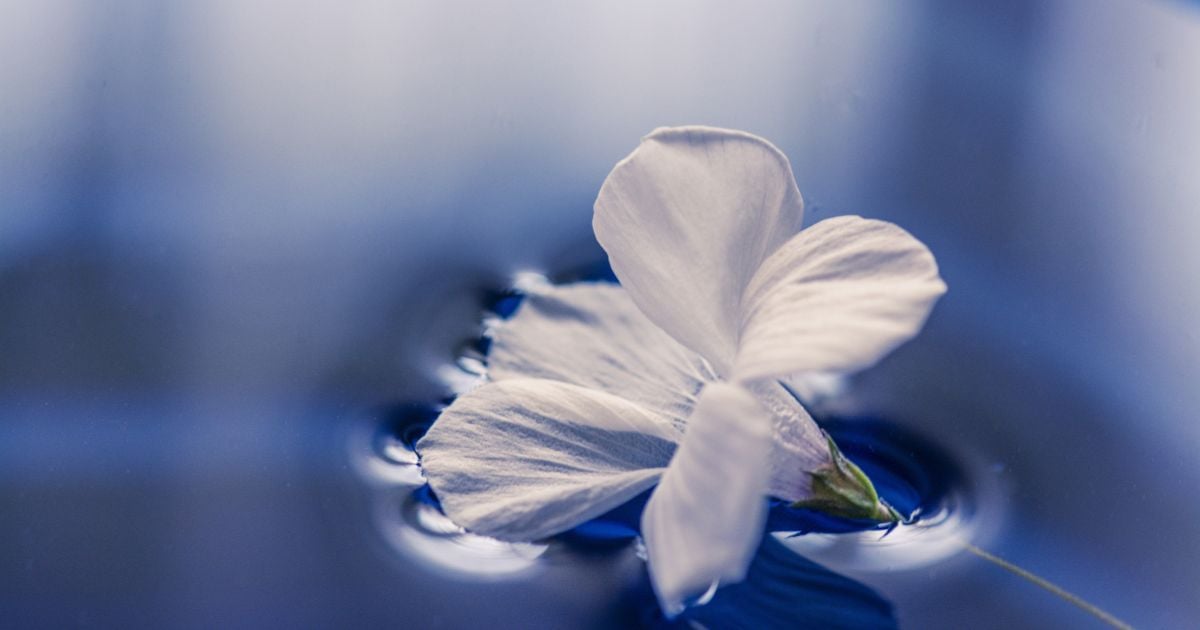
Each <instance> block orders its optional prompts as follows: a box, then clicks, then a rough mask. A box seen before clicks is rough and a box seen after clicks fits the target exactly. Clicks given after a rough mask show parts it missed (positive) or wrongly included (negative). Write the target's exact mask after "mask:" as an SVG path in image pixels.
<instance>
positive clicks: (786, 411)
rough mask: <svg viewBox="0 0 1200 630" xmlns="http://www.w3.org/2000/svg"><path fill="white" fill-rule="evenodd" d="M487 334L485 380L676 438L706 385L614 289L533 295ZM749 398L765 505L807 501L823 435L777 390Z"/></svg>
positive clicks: (707, 376) (695, 366)
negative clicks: (553, 391) (764, 464)
mask: <svg viewBox="0 0 1200 630" xmlns="http://www.w3.org/2000/svg"><path fill="white" fill-rule="evenodd" d="M488 334H489V335H490V336H491V337H492V346H491V350H490V351H489V352H488V377H489V378H491V379H492V380H497V381H498V380H506V379H511V378H545V379H550V380H557V381H562V382H566V383H571V384H573V385H580V386H583V387H590V388H594V389H599V390H602V391H605V392H608V393H610V394H614V395H616V396H620V397H621V398H624V399H626V400H630V401H632V402H635V403H638V404H640V405H641V406H642V407H644V408H645V409H647V410H649V411H651V412H653V413H656V414H658V415H661V416H664V417H667V418H669V419H670V420H671V422H672V423H674V424H675V426H676V428H678V429H679V430H680V431H683V430H684V426H685V425H686V423H687V418H688V416H690V415H691V413H692V409H693V408H694V407H695V405H696V395H697V394H698V393H699V392H700V389H701V388H702V387H703V386H704V384H705V383H706V382H711V381H714V380H716V375H715V374H714V373H713V371H712V368H710V367H709V366H708V363H707V362H706V361H705V360H704V359H702V358H701V357H700V355H698V354H696V353H695V352H692V351H691V350H688V349H687V348H685V347H683V346H682V345H680V344H679V342H677V341H675V340H674V339H672V338H671V337H670V336H668V335H667V334H666V333H664V332H663V331H662V329H660V328H658V327H657V326H655V325H654V323H653V322H651V321H650V320H649V319H647V318H646V316H645V315H644V314H643V313H642V312H641V311H640V310H639V309H638V308H637V306H636V305H635V304H634V303H633V301H632V300H631V299H630V298H629V295H628V293H627V292H626V291H625V289H623V288H622V287H621V286H619V285H615V284H607V283H579V284H571V285H562V286H546V287H541V288H538V289H536V290H533V291H531V292H530V293H529V294H528V295H527V296H526V298H525V301H524V302H523V303H522V304H521V307H520V308H519V309H518V310H517V312H516V313H515V314H514V315H513V316H512V317H511V318H509V319H506V320H500V321H498V322H496V323H494V324H493V325H492V327H491V328H490V329H489V333H488ZM826 378H829V377H826ZM802 384H803V381H802ZM789 387H794V383H791V382H789ZM750 389H751V391H752V392H753V393H754V395H755V396H756V397H757V398H758V400H759V402H760V403H761V404H762V405H763V406H764V407H766V408H767V410H768V411H769V412H770V413H771V416H772V424H773V426H774V438H773V440H772V442H773V447H772V451H771V468H772V473H771V484H770V494H771V496H774V497H777V498H780V499H787V500H789V501H802V500H804V499H807V498H809V497H810V496H811V495H810V492H809V490H810V488H811V484H810V481H811V476H810V475H809V473H810V472H812V471H814V470H817V469H819V468H821V467H822V466H827V465H829V464H830V463H831V462H832V459H831V455H830V453H829V445H828V442H827V441H826V439H825V436H824V434H823V433H821V430H820V429H819V428H818V427H817V425H816V423H815V422H813V419H812V417H811V416H810V415H809V413H808V412H807V411H806V410H805V409H804V407H803V406H802V405H801V404H800V402H799V401H797V400H796V398H795V397H793V396H792V395H791V394H790V393H789V392H788V390H786V389H784V388H783V387H782V386H780V385H779V384H778V383H775V382H771V381H764V382H762V383H756V384H754V385H753V386H752V387H751V388H750ZM805 391H807V390H805Z"/></svg>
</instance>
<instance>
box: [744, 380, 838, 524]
mask: <svg viewBox="0 0 1200 630" xmlns="http://www.w3.org/2000/svg"><path fill="white" fill-rule="evenodd" d="M749 389H750V391H751V392H753V393H754V396H755V398H757V399H758V402H759V404H760V405H762V406H763V408H765V409H766V410H767V411H768V412H769V413H770V415H771V424H772V439H771V483H770V485H769V493H770V495H771V496H773V497H776V498H779V499H787V500H788V501H803V500H805V499H808V498H810V497H812V475H811V473H812V472H814V471H817V470H820V469H822V468H824V467H827V466H830V465H832V464H833V454H832V453H830V452H829V440H828V439H827V438H826V437H825V434H824V433H823V432H822V431H821V428H820V427H818V426H817V423H816V422H815V421H813V419H812V416H810V415H809V414H808V411H807V410H806V409H805V408H804V406H803V405H801V404H800V402H799V401H797V400H796V398H795V397H794V396H792V395H791V394H790V393H789V392H788V391H787V390H786V389H784V387H783V386H782V385H780V384H779V383H777V382H775V381H761V382H757V383H753V384H751V385H750V386H749Z"/></svg>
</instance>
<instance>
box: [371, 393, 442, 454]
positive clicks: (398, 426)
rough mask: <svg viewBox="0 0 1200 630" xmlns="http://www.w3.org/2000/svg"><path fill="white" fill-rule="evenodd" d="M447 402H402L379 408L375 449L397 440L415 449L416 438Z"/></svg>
mask: <svg viewBox="0 0 1200 630" xmlns="http://www.w3.org/2000/svg"><path fill="white" fill-rule="evenodd" d="M449 402H450V401H449V400H446V401H443V403H437V404H435V403H423V402H403V403H397V404H394V405H389V406H385V407H382V408H380V409H379V411H378V412H377V415H378V417H379V418H380V422H379V428H378V430H377V431H376V434H375V447H376V449H377V450H383V449H384V448H385V447H386V445H387V444H389V443H392V442H399V443H400V444H402V445H403V446H404V447H405V448H407V449H409V450H414V451H415V448H416V445H417V440H420V439H421V436H423V435H425V432H426V431H428V430H429V427H431V426H433V423H434V422H435V421H436V420H437V418H438V416H439V415H441V413H442V409H444V408H445V407H446V405H448V404H449Z"/></svg>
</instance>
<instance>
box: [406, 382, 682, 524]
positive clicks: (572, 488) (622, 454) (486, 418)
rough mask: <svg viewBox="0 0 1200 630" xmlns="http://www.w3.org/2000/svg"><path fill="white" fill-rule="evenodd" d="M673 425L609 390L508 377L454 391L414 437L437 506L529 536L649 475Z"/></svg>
mask: <svg viewBox="0 0 1200 630" xmlns="http://www.w3.org/2000/svg"><path fill="white" fill-rule="evenodd" d="M679 437H680V436H679V433H678V431H676V430H675V429H674V427H673V426H672V425H671V423H670V422H668V421H667V420H665V419H663V418H661V417H659V416H657V415H655V414H653V413H651V412H649V411H647V410H645V409H643V408H642V407H640V406H638V405H636V404H634V403H631V402H629V401H626V400H623V399H621V398H618V397H616V396H613V395H611V394H606V393H604V392H599V391H595V390H589V389H585V388H582V387H576V386H574V385H568V384H565V383H558V382H554V381H546V380H537V379H527V380H509V381H502V382H498V383H488V384H485V385H482V386H480V387H478V388H476V389H474V390H472V391H471V392H468V393H466V394H464V395H462V396H460V397H459V398H458V399H457V400H455V401H454V403H453V404H451V405H450V406H449V407H447V408H446V410H445V411H443V412H442V415H441V416H440V417H439V418H438V419H437V421H436V422H434V424H433V426H432V427H431V428H430V429H429V432H428V433H427V434H426V435H425V437H423V438H421V441H420V442H418V443H417V452H418V453H420V455H421V468H422V470H423V471H424V473H425V476H426V478H427V479H428V480H429V484H430V486H431V487H432V488H433V491H434V493H435V494H436V495H437V497H438V498H439V499H440V500H441V503H442V508H443V509H444V510H445V511H446V515H447V516H449V517H450V518H451V519H452V520H453V521H454V522H455V523H457V524H458V525H460V526H462V527H464V528H466V529H467V530H469V531H471V532H473V533H476V534H483V535H486V536H492V537H494V538H499V539H501V540H512V541H530V540H537V539H540V538H545V537H547V536H552V535H554V534H557V533H560V532H563V531H566V530H568V529H570V528H572V527H574V526H576V525H579V524H580V523H583V522H585V521H587V520H589V519H591V518H594V517H596V516H599V515H600V514H603V513H605V512H607V511H609V510H611V509H613V508H615V507H617V506H618V505H620V504H622V503H624V502H625V501H627V500H629V499H631V498H633V497H634V496H636V495H637V494H638V493H640V492H642V491H644V490H646V489H648V488H650V487H651V486H653V485H654V483H655V482H656V481H657V480H658V478H659V476H660V475H661V473H662V471H663V467H664V466H666V465H667V463H668V462H669V461H670V459H671V456H672V454H673V453H674V450H675V443H676V441H677V440H678V439H679Z"/></svg>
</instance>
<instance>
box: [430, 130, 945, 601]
mask: <svg viewBox="0 0 1200 630" xmlns="http://www.w3.org/2000/svg"><path fill="white" fill-rule="evenodd" d="M802 213H803V202H802V201H801V197H800V192H799V191H798V190H797V188H796V183H795V180H794V179H793V177H792V171H791V166H790V164H789V163H788V161H787V158H786V157H784V155H783V154H782V153H780V151H779V150H778V149H776V148H775V147H774V146H772V145H771V144H770V143H768V142H767V141H765V140H763V139H761V138H758V137H756V136H753V135H750V134H747V133H743V132H738V131H729V130H722V129H712V128H706V127H682V128H670V129H658V130H656V131H654V132H653V133H652V134H650V135H649V136H647V137H646V138H644V139H643V141H642V143H641V145H640V146H639V147H638V148H637V150H635V151H634V152H633V153H632V154H631V155H630V156H629V157H627V158H626V159H624V160H623V161H621V162H620V163H619V164H617V166H616V168H614V169H613V171H612V173H611V174H610V175H609V176H608V179H607V180H606V181H605V183H604V186H603V187H602V188H601V190H600V195H599V198H598V199H597V200H596V206H595V217H594V221H593V227H594V229H595V232H596V238H597V240H599V242H600V244H601V245H602V246H603V247H604V249H605V250H606V251H607V252H608V256H609V261H610V263H611V265H612V268H613V270H614V272H615V273H616V275H617V277H618V278H619V280H620V281H621V286H616V285H611V284H577V285H570V286H565V287H558V288H554V287H546V288H543V289H541V290H538V291H535V292H533V293H532V294H531V295H530V296H529V297H528V298H526V301H525V302H524V303H523V304H522V306H521V308H520V310H519V311H518V313H517V314H516V316H515V317H514V318H512V319H511V320H508V321H504V322H500V323H497V324H496V325H495V326H494V328H493V329H492V331H491V334H492V337H493V344H492V349H491V351H490V355H489V367H488V378H489V380H490V382H488V383H485V384H483V385H482V386H480V387H478V388H477V389H474V390H472V391H470V392H468V393H466V394H464V395H462V396H461V397H459V398H458V399H457V400H456V401H455V402H454V403H453V404H452V405H450V406H449V407H448V408H447V409H446V410H445V411H444V412H443V413H442V415H441V417H440V418H439V419H438V420H437V422H436V423H434V425H433V427H432V428H431V429H430V430H429V432H428V434H427V435H426V436H425V437H424V438H423V439H422V440H421V442H420V443H419V444H418V445H417V448H418V451H419V452H420V454H421V463H422V467H423V469H424V471H425V474H426V476H427V478H428V480H429V483H430V485H431V486H432V487H433V490H434V492H435V493H436V494H437V496H438V497H439V498H440V499H441V502H442V507H443V508H444V509H445V511H446V514H447V515H449V516H450V518H452V519H453V520H454V521H455V522H457V523H458V524H460V525H462V526H463V527H465V528H466V529H468V530H470V531H472V532H475V533H478V534H484V535H488V536H493V537H496V538H500V539H503V540H520V541H528V540H535V539H540V538H544V537H547V536H551V535H554V534H557V533H560V532H563V531H566V530H568V529H570V528H572V527H575V526H577V525H579V524H581V523H583V522H586V521H587V520H589V519H592V518H594V517H596V516H599V515H601V514H603V513H605V512H607V511H609V510H611V509H613V508H615V507H617V506H619V505H621V504H622V503H624V502H626V501H628V500H629V499H631V498H633V497H635V496H637V495H638V494H639V493H641V492H643V491H645V490H647V489H649V488H651V487H653V486H654V485H655V484H657V486H658V487H657V488H656V489H655V490H654V493H653V495H652V496H651V499H650V501H649V503H648V504H647V505H646V509H645V511H644V513H643V516H642V536H643V539H644V541H645V545H646V551H647V556H648V562H649V569H650V573H651V576H652V579H653V584H654V587H655V591H656V593H657V595H658V597H659V601H660V603H661V604H662V606H663V609H664V610H665V611H667V612H668V613H674V612H677V611H679V610H680V609H681V607H682V605H683V604H684V602H686V601H687V600H688V599H689V598H692V597H695V596H697V595H699V594H701V593H704V592H705V591H707V590H708V589H709V588H711V587H712V586H714V585H716V584H725V583H730V582H736V581H739V580H741V579H742V578H743V577H744V576H745V571H746V568H747V566H748V564H749V562H750V559H751V556H752V555H753V552H754V549H755V548H756V546H757V544H758V542H759V539H760V537H761V536H762V530H763V521H764V518H765V513H766V501H765V498H766V497H767V496H768V495H770V496H775V497H778V498H782V499H787V500H792V501H799V502H804V503H805V504H806V505H812V506H814V507H817V508H820V509H825V510H827V511H830V512H833V513H843V514H846V515H851V516H867V517H876V518H886V517H887V516H888V514H889V512H888V511H887V508H885V507H884V506H882V505H881V504H880V503H879V501H878V499H877V497H876V496H875V494H874V489H873V488H872V487H871V484H870V482H869V481H867V480H866V478H865V476H863V475H862V473H861V472H860V471H858V469H857V468H856V467H854V466H853V464H850V463H849V462H847V461H846V460H845V459H844V458H842V457H841V455H840V454H839V453H837V449H836V448H835V447H833V446H832V442H830V441H828V439H827V438H826V437H825V435H824V434H823V433H822V432H821V430H820V429H819V428H818V427H817V426H816V425H815V424H814V423H813V421H812V419H811V417H810V416H809V415H808V413H807V412H806V411H805V410H804V409H803V407H801V406H800V405H799V404H798V403H797V402H796V401H795V399H794V398H793V397H792V396H790V395H789V394H788V393H787V391H786V390H785V389H784V388H783V386H782V385H781V384H780V380H781V379H787V378H792V377H795V376H796V375H805V374H825V373H831V372H833V373H846V372H850V371H855V370H859V369H862V368H865V367H868V366H870V365H872V364H873V363H875V362H876V361H878V360H879V359H880V358H881V357H882V356H884V355H885V354H887V353H888V352H890V351H891V350H892V349H893V348H895V347H896V346H897V345H899V344H901V343H903V342H904V341H906V340H908V339H909V338H911V337H912V336H913V335H915V334H916V333H917V331H918V330H919V329H920V328H921V326H922V325H923V323H924V321H925V318H926V317H927V315H928V314H929V311H930V309H931V308H932V305H933V303H934V302H935V301H936V300H937V298H938V297H939V296H940V295H941V294H942V293H943V292H944V291H945V285H944V284H943V282H942V280H941V279H940V277H939V276H938V272H937V265H936V264H935V262H934V259H933V256H932V255H931V254H930V253H929V251H928V250H927V249H926V248H925V246H924V245H922V244H921V243H920V242H919V241H917V240H916V239H914V238H913V237H912V236H911V235H909V234H908V233H907V232H905V231H903V230H901V229H900V228H898V227H896V226H895V225H892V224H890V223H886V222H882V221H874V220H869V219H863V218H860V217H855V216H842V217H837V218H832V219H827V220H825V221H821V222H819V223H816V224H815V225H813V226H811V227H809V228H808V229H805V230H803V231H800V227H801V221H802Z"/></svg>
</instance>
